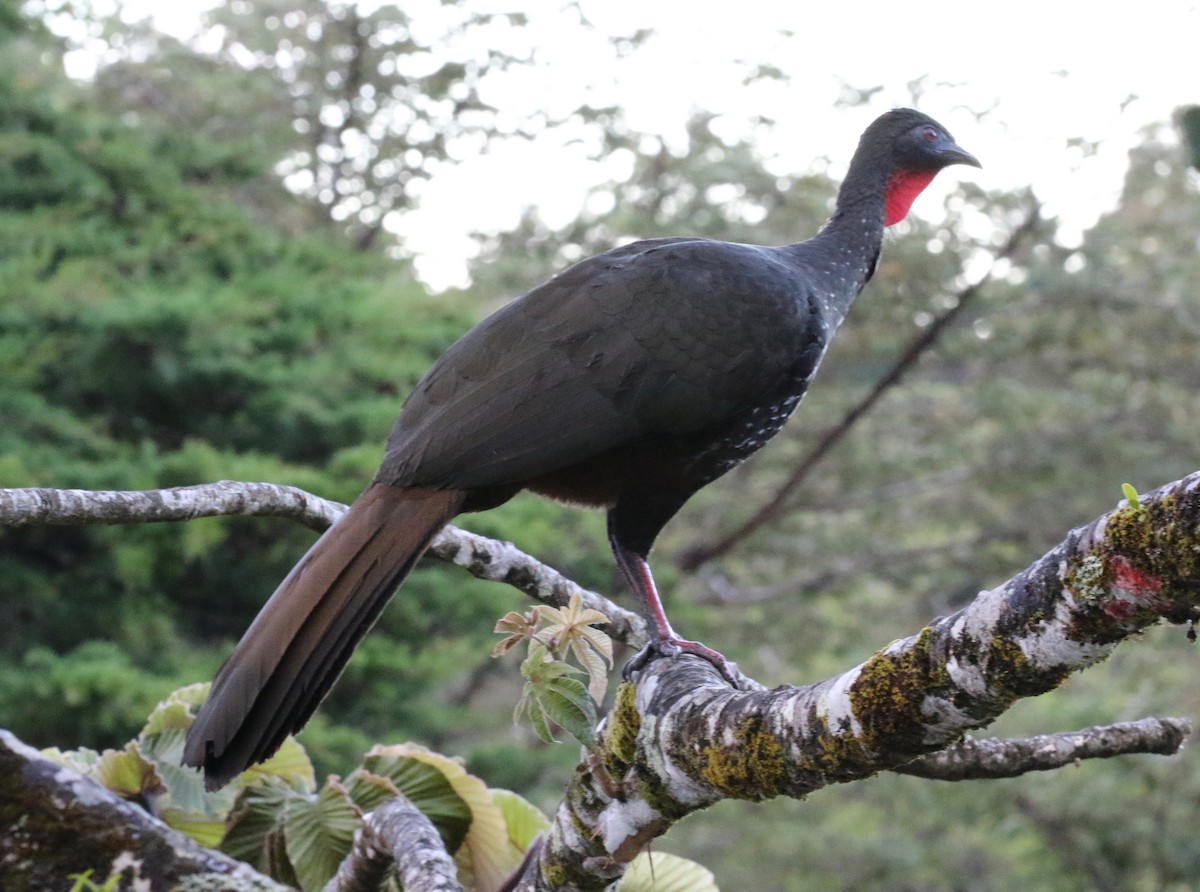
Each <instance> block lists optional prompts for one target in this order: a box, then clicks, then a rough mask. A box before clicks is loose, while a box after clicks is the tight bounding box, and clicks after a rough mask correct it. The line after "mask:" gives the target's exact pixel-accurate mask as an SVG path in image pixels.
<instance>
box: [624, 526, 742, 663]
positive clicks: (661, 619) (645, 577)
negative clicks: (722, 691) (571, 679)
mask: <svg viewBox="0 0 1200 892" xmlns="http://www.w3.org/2000/svg"><path fill="white" fill-rule="evenodd" d="M612 547H613V553H614V554H615V555H616V558H617V565H618V566H619V567H620V568H621V572H622V574H624V576H625V579H626V580H627V581H628V582H629V585H630V587H631V588H632V589H633V591H634V594H635V595H637V598H638V603H639V606H640V607H641V608H642V615H643V616H644V617H645V618H646V621H647V622H648V623H649V624H650V643H649V644H647V645H646V646H645V647H644V648H643V649H642V650H641V651H639V652H638V653H637V654H635V655H634V657H633V658H632V659H631V660H630V661H629V662H628V663H626V664H625V669H624V670H623V675H624V676H625V678H629V676H630V674H631V673H634V672H637V671H639V670H641V669H643V668H645V666H646V664H648V663H649V662H650V661H651V660H653V659H654V658H655V657H658V656H675V655H677V654H680V653H688V654H693V655H695V656H698V657H700V658H702V659H705V660H707V661H708V662H710V663H712V664H713V666H715V667H716V669H717V671H718V672H720V673H721V676H722V677H723V678H724V679H725V680H726V681H728V682H729V683H730V684H731V685H733V686H734V687H737V686H738V682H737V676H736V674H735V672H734V670H733V668H732V666H731V664H730V663H729V661H728V660H727V659H725V657H724V656H723V655H722V654H720V653H718V652H717V651H715V650H713V649H712V648H711V647H706V646H705V645H703V644H701V643H700V642H699V641H689V640H687V639H686V638H680V637H679V636H678V635H677V634H676V633H675V630H674V629H673V628H671V621H670V620H668V619H667V612H666V610H665V609H663V604H662V599H661V598H660V597H659V596H658V587H657V586H656V585H655V584H654V576H653V574H652V573H651V572H650V565H649V564H648V563H646V559H645V558H644V557H642V556H641V555H639V554H637V553H636V552H633V551H630V550H629V549H627V548H625V547H624V546H622V545H621V544H619V543H618V542H616V541H615V540H612Z"/></svg>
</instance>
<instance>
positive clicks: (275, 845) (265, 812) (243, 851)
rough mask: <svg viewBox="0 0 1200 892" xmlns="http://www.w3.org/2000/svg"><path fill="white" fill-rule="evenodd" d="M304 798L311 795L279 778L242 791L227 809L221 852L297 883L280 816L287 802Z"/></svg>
mask: <svg viewBox="0 0 1200 892" xmlns="http://www.w3.org/2000/svg"><path fill="white" fill-rule="evenodd" d="M307 798H311V797H309V796H307V795H306V794H303V793H299V792H297V791H296V790H294V789H292V788H291V787H289V786H287V785H286V784H284V783H283V782H282V781H268V782H266V783H262V784H256V785H254V786H253V787H250V788H248V789H245V790H243V791H242V793H241V795H240V796H238V799H237V802H236V803H235V804H234V807H233V810H232V811H231V812H230V815H229V822H228V830H227V831H226V833H225V838H224V839H222V840H221V846H220V848H221V851H222V852H224V853H225V854H226V855H229V856H230V857H232V858H237V859H238V860H239V861H245V862H246V863H247V864H249V865H250V866H251V867H253V868H254V869H255V870H257V871H259V872H260V873H265V874H266V875H267V876H269V877H271V878H273V879H275V880H278V881H279V882H281V883H285V884H287V885H291V886H298V885H299V881H298V880H297V878H296V874H295V871H294V870H293V869H292V866H291V862H290V860H289V859H288V856H287V852H286V846H285V839H284V833H283V825H282V817H283V813H284V808H285V807H286V805H287V803H288V802H290V801H291V800H293V799H307Z"/></svg>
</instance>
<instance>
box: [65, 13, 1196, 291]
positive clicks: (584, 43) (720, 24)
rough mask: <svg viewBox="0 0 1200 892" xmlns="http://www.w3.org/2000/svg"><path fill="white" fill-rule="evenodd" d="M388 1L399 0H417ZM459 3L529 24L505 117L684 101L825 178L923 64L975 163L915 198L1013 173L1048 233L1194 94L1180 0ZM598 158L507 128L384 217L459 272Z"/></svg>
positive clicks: (578, 186) (598, 174)
mask: <svg viewBox="0 0 1200 892" xmlns="http://www.w3.org/2000/svg"><path fill="white" fill-rule="evenodd" d="M97 2H98V3H99V2H113V3H117V2H118V0H97ZM373 2H378V0H373ZM406 2H407V4H408V5H406V9H408V10H409V11H410V12H411V13H415V12H416V11H417V10H418V9H419V5H415V4H419V2H422V0H406ZM423 2H430V0H423ZM212 5H214V3H213V0H172V2H171V3H169V4H167V3H162V2H161V0H120V6H121V8H122V10H123V17H124V18H125V19H126V20H127V21H134V20H137V19H138V18H141V17H147V16H148V17H150V18H152V19H153V21H154V23H155V25H156V26H157V27H158V28H160V29H162V30H164V31H166V32H168V33H170V34H172V35H174V36H177V37H179V38H181V39H186V38H187V37H188V36H189V35H191V34H194V33H195V31H196V29H197V26H198V22H199V12H200V10H201V9H203V8H205V7H209V6H212ZM438 5H439V4H437V3H436V2H433V3H432V6H433V7H436V6H438ZM473 5H474V6H475V7H476V8H480V9H488V10H492V11H506V10H508V11H519V12H523V13H528V15H529V19H530V22H531V25H530V28H529V29H516V31H514V32H513V37H514V38H517V37H519V38H520V39H522V40H525V39H529V40H531V41H532V44H533V46H534V47H535V48H536V51H537V53H538V56H539V58H540V59H541V60H542V62H543V63H544V65H543V66H541V67H538V68H535V69H533V70H528V71H519V72H515V73H514V74H513V75H512V76H511V77H508V78H506V79H504V80H503V81H502V83H501V85H500V86H498V87H497V89H496V90H495V91H493V92H492V93H490V94H489V96H488V98H489V99H490V100H492V101H493V102H496V103H497V104H499V105H500V106H502V108H503V109H504V110H505V111H506V112H507V113H508V114H511V115H512V116H514V117H515V118H517V119H521V118H528V117H531V116H534V115H536V114H537V113H538V112H540V111H547V112H549V113H551V114H554V113H561V112H564V111H568V110H570V109H573V108H576V107H578V106H579V105H581V104H583V103H584V102H588V103H591V104H593V105H615V106H618V107H619V108H621V109H622V111H623V113H624V115H625V117H626V120H627V121H628V123H629V125H630V126H631V127H633V128H634V129H635V130H638V131H644V132H649V133H654V134H658V135H660V136H661V137H662V138H663V139H664V141H665V142H666V143H667V144H668V145H673V144H678V141H679V140H680V139H681V138H682V134H683V132H684V131H683V128H684V125H685V123H686V121H687V120H688V118H689V116H690V115H691V114H693V113H694V112H696V111H698V110H704V111H708V112H713V113H716V114H719V115H723V116H725V118H723V120H722V121H721V123H720V126H721V127H723V128H725V130H724V133H725V134H727V135H728V136H731V137H750V138H752V139H753V141H754V143H755V144H756V146H757V147H758V148H759V149H760V151H761V153H762V154H763V155H764V156H765V157H766V158H768V159H770V166H771V169H772V170H776V171H780V172H782V171H794V172H798V173H802V172H805V171H808V170H811V169H812V168H813V166H814V164H816V163H818V161H819V159H823V158H825V159H830V160H831V161H832V167H831V168H830V172H831V173H832V174H833V175H834V176H838V175H840V173H841V172H842V171H844V169H845V164H846V162H847V161H848V160H849V157H850V154H851V153H852V152H853V149H854V145H855V142H856V140H857V137H858V133H859V132H861V130H862V129H863V127H865V126H866V124H867V123H869V122H870V120H871V119H872V118H873V117H874V116H875V115H877V114H878V113H880V112H881V111H882V110H884V109H886V108H889V107H892V106H895V105H902V104H909V103H910V101H911V97H910V91H909V87H908V84H909V83H910V82H914V81H916V80H918V79H920V78H922V77H923V78H924V81H923V82H922V83H923V89H924V95H923V98H922V102H921V107H922V108H923V110H925V111H927V112H928V113H930V114H932V115H933V116H934V117H936V118H938V120H940V121H941V122H942V123H943V124H945V125H946V126H947V127H948V128H949V129H950V130H951V132H952V133H954V135H955V137H956V138H957V139H958V141H959V143H960V144H961V145H962V146H963V147H964V148H966V149H968V150H969V151H971V152H973V153H974V154H975V155H976V156H978V157H979V159H980V160H981V161H982V162H983V165H984V167H983V170H982V171H975V170H967V169H965V168H963V169H959V168H953V169H951V171H949V172H947V174H944V175H943V176H942V177H939V178H938V180H936V181H935V182H934V184H933V185H932V186H931V187H930V189H929V190H928V192H929V194H927V195H925V196H923V197H922V198H921V199H919V200H918V201H917V203H916V206H915V207H914V213H915V214H918V215H928V214H937V213H939V211H940V207H941V199H942V197H944V195H945V193H946V191H948V190H950V189H952V188H953V187H954V184H955V182H957V181H958V179H959V178H960V177H970V178H971V180H972V181H973V182H976V183H978V184H979V185H980V186H982V187H984V188H991V189H1012V188H1019V187H1023V186H1025V185H1032V186H1033V187H1034V189H1035V191H1036V192H1037V194H1038V195H1039V197H1041V199H1042V200H1043V201H1044V202H1045V203H1046V210H1047V213H1048V214H1050V215H1053V216H1057V217H1058V218H1059V220H1060V223H1061V224H1062V227H1063V229H1062V232H1063V238H1064V241H1066V242H1067V243H1072V242H1074V241H1077V240H1078V238H1079V236H1080V235H1081V233H1082V231H1083V230H1084V229H1086V228H1087V227H1088V226H1090V225H1092V223H1094V222H1095V220H1096V218H1097V217H1098V216H1099V215H1100V214H1101V213H1102V212H1104V211H1105V210H1107V209H1109V208H1111V207H1112V206H1113V204H1114V202H1115V200H1116V197H1117V195H1118V194H1119V190H1120V187H1121V182H1122V174H1123V173H1124V170H1125V166H1126V155H1127V152H1128V150H1129V148H1130V147H1131V146H1133V145H1135V144H1136V143H1137V142H1138V141H1139V140H1140V131H1141V130H1142V128H1144V127H1145V126H1146V125H1148V124H1150V123H1152V122H1163V121H1167V120H1168V119H1169V117H1170V115H1171V113H1172V112H1173V110H1174V109H1175V108H1177V107H1178V106H1180V105H1185V104H1194V103H1200V54H1197V52H1196V38H1197V35H1200V3H1198V2H1197V0H1143V2H1141V3H1139V4H1137V5H1136V7H1129V6H1115V5H1109V6H1104V5H1097V4H1095V3H1084V2H1081V0H1060V2H1056V3H1047V2H1033V0H1010V2H1008V3H1005V4H1001V5H996V4H969V3H963V2H962V0H930V2H925V3H921V4H919V5H918V6H914V5H913V4H901V3H895V2H882V0H876V2H861V3H854V4H812V3H780V2H778V0H740V2H738V3H737V4H734V5H733V6H731V5H730V4H729V3H727V2H720V3H718V2H716V0H654V2H645V0H582V8H583V11H584V14H585V16H586V17H587V19H588V20H589V22H590V23H591V24H592V25H594V26H595V29H589V28H586V27H583V26H581V25H580V23H579V22H578V19H577V17H576V16H575V14H574V13H573V12H570V11H564V10H563V9H562V8H561V4H560V2H559V0H526V2H523V3H520V4H516V3H511V2H508V3H506V2H501V0H474V4H473ZM637 29H650V30H651V31H652V32H653V34H652V36H651V37H650V38H649V40H648V41H647V42H646V44H645V45H644V46H643V47H641V48H639V49H637V50H636V51H634V52H632V53H629V54H627V55H625V56H624V57H623V58H620V59H616V60H614V58H613V53H612V52H611V51H610V50H609V49H608V46H607V43H606V36H605V35H606V34H621V33H625V34H628V33H631V32H633V31H634V30H637ZM488 39H491V40H505V39H506V35H504V34H501V33H499V32H497V33H493V34H491V35H490V37H489V38H488ZM102 49H103V47H102V46H100V47H98V46H97V45H95V44H93V45H91V46H89V47H88V48H87V50H85V51H83V52H82V53H76V54H73V58H72V59H71V60H69V61H70V63H71V69H72V73H73V74H77V75H83V76H86V75H87V73H88V69H89V65H91V66H92V67H93V68H94V64H95V63H94V58H95V56H96V54H97V53H98V51H102ZM89 54H90V55H91V56H92V60H91V61H89V58H88V56H89ZM756 64H767V65H772V66H775V67H776V68H778V69H780V70H781V71H783V72H784V73H785V74H786V75H787V77H788V81H787V82H786V83H777V82H766V83H758V84H754V85H751V86H747V85H746V84H745V77H746V75H747V73H748V72H749V71H750V70H752V68H753V67H754V66H755V65H756ZM843 84H848V85H850V86H852V87H856V88H867V87H874V86H882V87H883V88H884V89H883V90H882V91H881V92H880V93H879V94H878V95H877V96H876V97H874V99H873V101H872V103H871V105H870V106H869V107H867V108H859V109H844V108H836V107H835V103H836V101H837V99H838V97H839V95H840V94H841V92H842V85H843ZM989 110H990V111H989ZM984 112H988V113H987V114H985V115H983V117H982V118H977V115H979V114H982V113H984ZM758 115H765V116H767V117H770V118H772V119H774V120H775V121H776V126H775V127H774V128H772V129H771V130H769V131H765V130H753V129H752V127H751V126H750V124H749V123H748V122H749V121H750V120H751V119H753V118H754V117H755V116H758ZM1077 138H1082V139H1084V140H1089V141H1097V142H1098V143H1099V146H1098V148H1097V150H1096V152H1095V154H1094V155H1092V156H1091V157H1084V154H1083V153H1082V152H1081V151H1080V150H1079V149H1077V148H1071V146H1070V144H1069V143H1070V140H1072V139H1077ZM605 173H606V172H605V171H604V170H602V169H601V168H600V167H598V166H597V165H595V164H593V163H590V162H588V160H587V158H586V153H585V152H583V151H582V150H581V148H580V147H578V146H575V147H572V146H571V145H563V144H562V142H561V141H560V140H558V139H552V138H547V139H542V140H539V141H537V142H535V143H533V144H531V143H528V142H526V141H524V140H515V141H514V142H513V143H512V144H511V145H509V146H505V147H502V148H498V149H496V150H494V151H492V152H491V153H489V154H481V155H478V156H476V157H473V158H469V159H467V160H465V161H464V162H462V163H461V164H459V165H457V166H456V167H453V168H450V169H447V170H446V172H445V173H444V174H441V175H439V176H438V177H437V178H436V179H435V181H434V182H432V183H430V184H429V185H428V187H427V188H425V189H424V190H423V194H422V196H421V202H422V206H421V208H420V209H419V210H418V211H416V212H415V213H413V214H411V215H410V216H409V218H408V219H405V220H404V221H403V224H402V225H401V226H400V227H399V228H398V232H399V234H400V235H401V236H402V237H403V238H404V239H405V240H406V245H407V247H409V248H410V249H412V250H413V251H415V252H416V254H417V256H418V271H419V273H420V275H421V276H422V277H423V278H425V279H426V281H428V282H429V283H430V284H431V285H432V286H434V287H437V288H440V287H445V286H448V285H457V284H464V283H465V281H466V266H465V263H466V259H467V257H468V256H470V254H471V252H472V250H473V247H474V246H473V243H472V241H471V239H470V238H469V233H470V232H471V231H489V230H492V231H494V230H498V229H503V228H505V227H506V226H511V225H512V224H513V223H514V222H515V221H516V220H517V218H518V216H519V214H520V212H521V209H522V208H523V207H525V206H527V205H530V204H534V205H537V206H538V207H539V208H540V209H541V212H542V214H543V215H544V216H545V217H546V219H547V220H548V221H549V222H551V224H552V225H553V224H558V223H563V222H566V221H568V220H570V219H571V218H572V217H573V216H574V215H576V214H577V213H578V212H579V211H580V209H581V208H582V206H583V202H584V195H585V192H586V189H587V187H588V186H589V185H592V184H594V183H595V182H597V181H599V180H600V179H602V178H603V177H604V175H605ZM681 234H683V233H681ZM808 235H810V233H797V234H796V238H797V239H801V238H806V237H808Z"/></svg>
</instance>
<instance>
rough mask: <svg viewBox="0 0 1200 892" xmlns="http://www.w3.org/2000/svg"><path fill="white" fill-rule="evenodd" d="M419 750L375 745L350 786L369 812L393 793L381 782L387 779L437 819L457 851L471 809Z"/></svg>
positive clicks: (449, 844)
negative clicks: (418, 756)
mask: <svg viewBox="0 0 1200 892" xmlns="http://www.w3.org/2000/svg"><path fill="white" fill-rule="evenodd" d="M419 751H420V748H419V747H415V746H412V745H408V744H405V745H398V746H377V747H374V748H373V749H372V750H371V751H370V752H369V753H367V755H366V758H364V759H363V764H362V768H361V769H359V770H358V771H355V772H354V773H352V774H351V775H350V777H349V778H347V789H348V790H349V792H350V796H351V798H352V799H353V800H354V801H355V802H356V803H357V804H358V805H359V807H360V808H362V809H363V810H364V811H369V810H370V809H372V808H374V807H375V806H377V805H378V804H379V803H380V802H382V801H383V800H384V799H385V798H386V797H387V796H388V795H391V792H390V791H389V790H388V789H387V787H386V786H384V785H383V784H382V783H380V781H379V779H380V778H382V779H384V780H386V781H387V782H389V783H390V784H392V785H394V786H395V789H396V790H398V791H399V792H401V793H403V794H404V795H405V796H406V797H408V800H409V801H410V802H411V803H412V804H413V805H414V806H416V807H417V808H418V809H419V810H420V811H421V813H422V814H424V815H425V816H426V817H427V818H429V820H431V821H432V822H433V824H434V826H435V827H437V829H438V833H439V834H441V837H442V841H443V842H444V843H445V844H446V849H447V850H448V851H450V852H455V851H457V850H458V847H459V846H461V845H462V842H463V840H464V839H465V838H466V836H467V831H468V830H469V829H470V827H471V808H470V806H469V805H468V804H467V803H466V802H465V801H463V798H462V797H461V796H460V795H459V794H458V792H457V791H456V790H455V789H454V786H453V784H452V783H451V781H450V780H449V778H447V776H446V772H445V771H444V770H442V767H441V766H440V765H432V764H429V762H427V761H425V760H423V759H420V758H417V755H416V754H417V753H418V752H419ZM441 758H443V759H445V757H444V756H443V757H441ZM446 761H449V760H446ZM455 764H456V763H455Z"/></svg>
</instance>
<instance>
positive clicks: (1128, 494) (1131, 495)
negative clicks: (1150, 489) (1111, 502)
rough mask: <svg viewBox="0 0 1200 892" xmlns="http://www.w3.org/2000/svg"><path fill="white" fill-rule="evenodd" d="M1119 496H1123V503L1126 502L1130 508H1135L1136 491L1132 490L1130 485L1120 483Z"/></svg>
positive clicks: (1136, 500) (1136, 502)
mask: <svg viewBox="0 0 1200 892" xmlns="http://www.w3.org/2000/svg"><path fill="white" fill-rule="evenodd" d="M1121 494H1122V495H1124V496H1125V501H1127V502H1128V503H1129V507H1130V508H1135V507H1137V504H1138V491H1137V490H1136V489H1134V488H1133V484H1132V483H1122V484H1121Z"/></svg>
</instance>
